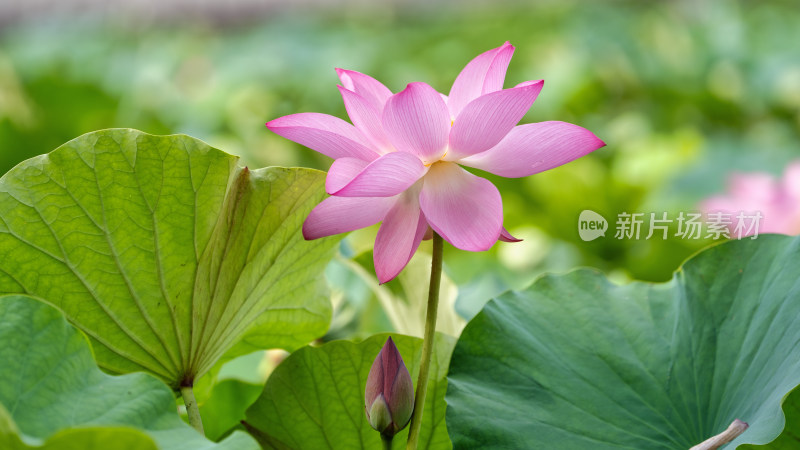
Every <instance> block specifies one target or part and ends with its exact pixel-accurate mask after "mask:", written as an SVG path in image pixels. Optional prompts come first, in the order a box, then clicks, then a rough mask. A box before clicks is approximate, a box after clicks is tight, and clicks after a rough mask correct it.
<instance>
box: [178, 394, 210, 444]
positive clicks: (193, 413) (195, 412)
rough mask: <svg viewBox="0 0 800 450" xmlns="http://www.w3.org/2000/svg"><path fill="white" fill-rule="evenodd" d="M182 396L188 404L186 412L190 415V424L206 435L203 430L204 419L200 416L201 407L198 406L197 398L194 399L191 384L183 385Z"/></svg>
mask: <svg viewBox="0 0 800 450" xmlns="http://www.w3.org/2000/svg"><path fill="white" fill-rule="evenodd" d="M181 396H182V397H183V403H185V404H186V414H188V415H189V424H190V425H191V426H193V427H194V429H195V430H197V431H199V432H200V434H202V435H204V436H205V434H206V433H205V432H204V431H203V419H202V418H200V408H199V407H198V406H197V400H195V399H194V391H192V387H191V386H181Z"/></svg>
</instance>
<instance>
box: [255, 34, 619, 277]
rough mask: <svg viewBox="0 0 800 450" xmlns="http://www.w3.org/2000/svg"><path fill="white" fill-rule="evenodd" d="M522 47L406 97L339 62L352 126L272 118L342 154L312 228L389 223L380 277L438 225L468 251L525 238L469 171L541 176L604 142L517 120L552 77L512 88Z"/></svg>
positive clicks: (288, 131)
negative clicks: (513, 64)
mask: <svg viewBox="0 0 800 450" xmlns="http://www.w3.org/2000/svg"><path fill="white" fill-rule="evenodd" d="M513 52H514V47H513V46H512V45H511V44H509V43H508V42H506V43H505V44H503V45H502V46H500V47H498V48H495V49H492V50H489V51H487V52H485V53H482V54H480V55H478V56H477V57H476V58H475V59H473V60H472V61H470V62H469V64H467V66H466V67H464V69H463V70H462V71H461V73H460V74H459V75H458V77H457V78H456V80H455V82H454V83H453V87H452V88H451V89H450V95H449V96H445V95H443V94H440V93H438V92H436V90H435V89H434V88H432V87H431V86H429V85H427V84H425V83H420V82H416V83H411V84H409V85H408V86H407V87H406V88H405V89H404V90H403V91H401V92H398V93H397V94H394V95H393V94H392V92H391V91H390V90H389V89H388V88H386V87H385V86H384V85H383V84H381V83H380V82H378V81H377V80H375V79H374V78H372V77H369V76H367V75H364V74H362V73H359V72H354V71H351V70H342V69H337V70H336V71H337V73H338V74H339V78H340V80H341V82H342V85H343V86H339V91H340V92H341V94H342V98H343V99H344V104H345V107H346V109H347V114H348V115H349V116H350V119H351V120H352V121H353V125H351V124H349V123H347V122H345V121H344V120H341V119H338V118H336V117H333V116H329V115H326V114H318V113H301V114H292V115H289V116H284V117H281V118H278V119H275V120H273V121H271V122H269V123H267V127H268V128H269V129H270V130H272V131H274V132H275V133H277V134H279V135H281V136H283V137H285V138H287V139H291V140H293V141H295V142H297V143H299V144H302V145H304V146H306V147H309V148H311V149H313V150H316V151H318V152H320V153H322V154H324V155H327V156H330V157H331V158H334V159H335V161H334V163H333V165H332V166H331V168H330V171H329V172H328V177H327V180H326V183H325V188H326V190H327V192H328V193H329V194H331V197H329V198H327V199H325V200H324V201H323V202H322V203H320V204H319V205H318V206H317V207H316V208H315V209H314V210H313V211H312V212H311V214H309V216H308V218H307V219H306V221H305V224H304V225H303V235H304V236H305V238H306V239H317V238H320V237H324V236H330V235H333V234H338V233H344V232H348V231H352V230H356V229H359V228H364V227H367V226H370V225H374V224H376V223H378V222H383V223H382V224H381V227H380V229H379V230H378V236H377V239H376V241H375V249H374V260H375V271H376V273H377V275H378V279H379V280H380V281H381V282H382V283H384V282H386V281H389V280H391V279H392V278H394V277H395V276H397V274H398V273H400V271H401V270H402V269H403V267H405V266H406V264H407V263H408V261H409V260H410V259H411V257H412V256H413V255H414V253H415V252H416V250H417V247H419V244H420V241H422V239H423V238H424V237H425V236H426V234H427V235H430V233H429V231H428V230H429V227H430V228H431V229H433V231H435V232H437V233H439V234H440V235H441V236H442V237H443V238H444V239H445V240H446V241H448V242H450V243H451V244H452V245H453V246H455V247H458V248H460V249H462V250H469V251H483V250H488V249H489V248H490V247H491V246H492V245H494V243H495V242H497V241H498V239H499V240H503V241H511V242H513V241H516V239H514V238H513V237H512V236H511V235H510V234H509V233H508V232H507V231H505V229H504V228H503V204H502V200H501V198H500V192H498V190H497V188H496V187H495V186H494V185H493V184H492V183H491V182H489V181H488V180H486V179H484V178H481V177H478V176H475V175H473V174H471V173H470V172H468V171H466V170H464V169H463V168H462V167H461V166H468V167H473V168H476V169H481V170H485V171H487V172H491V173H493V174H496V175H499V176H503V177H511V178H516V177H524V176H528V175H532V174H535V173H539V172H543V171H545V170H548V169H552V168H554V167H558V166H560V165H562V164H566V163H568V162H570V161H572V160H574V159H576V158H579V157H581V156H583V155H586V154H587V153H590V152H592V151H594V150H597V149H598V148H600V147H603V146H604V145H605V143H604V142H603V141H601V140H600V139H598V138H597V137H596V136H595V135H594V134H593V133H592V132H590V131H588V130H586V129H584V128H581V127H579V126H577V125H572V124H569V123H564V122H541V123H531V124H526V125H519V126H517V123H518V122H519V121H520V120H521V119H522V117H523V116H524V115H525V113H526V112H527V111H528V109H529V108H530V107H531V105H532V104H533V102H534V100H536V97H537V96H538V95H539V92H540V91H541V89H542V85H543V80H537V81H526V82H524V83H520V84H518V85H517V86H515V87H513V88H511V89H503V81H504V79H505V74H506V68H507V67H508V63H509V61H510V60H511V55H512V54H513Z"/></svg>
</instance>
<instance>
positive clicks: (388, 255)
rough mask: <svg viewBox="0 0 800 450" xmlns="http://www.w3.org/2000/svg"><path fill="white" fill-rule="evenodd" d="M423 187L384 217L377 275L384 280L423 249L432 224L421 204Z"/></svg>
mask: <svg viewBox="0 0 800 450" xmlns="http://www.w3.org/2000/svg"><path fill="white" fill-rule="evenodd" d="M418 196H419V188H415V189H411V190H409V192H407V193H406V194H404V195H403V196H402V197H401V198H400V199H399V200H398V201H397V202H396V203H395V205H394V207H393V208H392V210H391V211H389V213H388V214H387V215H386V218H385V219H383V223H382V224H381V228H380V229H379V230H378V236H377V237H376V238H375V250H374V252H373V259H374V261H375V274H376V275H378V280H379V281H380V282H381V283H386V282H387V281H390V280H392V279H393V278H394V277H396V276H397V275H398V274H399V273H400V271H401V270H403V268H404V267H405V266H406V264H408V262H409V261H410V260H411V257H412V256H414V253H415V252H416V251H417V248H419V243H420V242H421V241H422V237H423V236H424V235H425V231H427V229H428V223H427V221H426V220H425V216H424V215H423V214H422V211H420V207H419V201H418Z"/></svg>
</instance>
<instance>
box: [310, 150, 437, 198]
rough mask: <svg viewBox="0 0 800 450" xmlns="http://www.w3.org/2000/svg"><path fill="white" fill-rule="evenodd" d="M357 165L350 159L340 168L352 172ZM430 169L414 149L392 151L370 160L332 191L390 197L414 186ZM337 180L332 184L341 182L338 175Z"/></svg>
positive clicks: (345, 172)
mask: <svg viewBox="0 0 800 450" xmlns="http://www.w3.org/2000/svg"><path fill="white" fill-rule="evenodd" d="M355 167H356V166H355V165H353V164H352V163H348V167H346V168H345V169H344V170H341V172H342V173H344V174H346V175H347V174H350V173H352V171H353V169H354V168H355ZM427 170H428V169H427V168H426V167H425V166H424V165H423V164H422V161H420V160H419V158H417V157H416V156H414V155H412V154H411V153H403V152H392V153H388V154H386V155H383V156H381V157H380V158H378V159H376V160H375V161H372V162H371V163H369V165H367V166H366V167H364V168H363V169H362V170H361V171H360V172H359V173H358V174H357V175H355V176H354V177H353V178H352V180H351V181H350V182H348V183H347V184H345V185H344V186H342V187H341V188H340V189H338V190H336V191H333V192H330V194H332V195H337V196H340V197H391V196H394V195H397V194H400V193H401V192H403V191H405V190H406V189H408V188H409V187H411V185H413V184H414V183H415V182H416V181H417V180H419V179H420V178H421V177H422V176H423V175H424V174H425V172H426V171H427ZM342 178H343V177H342ZM335 181H336V184H334V183H333V182H332V183H330V185H331V186H335V185H338V182H339V179H337V180H335ZM327 186H328V183H326V187H327Z"/></svg>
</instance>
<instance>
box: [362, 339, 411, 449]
mask: <svg viewBox="0 0 800 450" xmlns="http://www.w3.org/2000/svg"><path fill="white" fill-rule="evenodd" d="M364 397H365V399H366V406H365V408H364V409H365V411H366V413H367V421H369V424H370V425H371V426H372V428H374V429H376V430H378V431H380V432H381V434H383V435H384V436H385V437H388V438H391V437H392V436H394V435H395V434H396V433H397V432H398V431H400V430H402V429H403V428H405V427H406V425H408V422H409V420H410V419H411V413H412V412H413V410H414V386H413V385H412V383H411V374H409V373H408V369H406V365H405V364H404V363H403V358H402V357H401V356H400V352H399V351H397V347H396V346H395V345H394V342H393V341H392V338H389V339H387V340H386V344H384V346H383V348H382V349H381V351H380V352H379V353H378V356H377V357H376V358H375V361H374V362H373V363H372V368H371V369H370V370H369V376H367V389H366V391H365V392H364Z"/></svg>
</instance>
